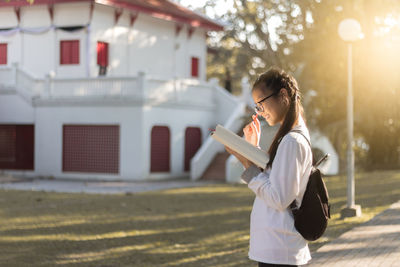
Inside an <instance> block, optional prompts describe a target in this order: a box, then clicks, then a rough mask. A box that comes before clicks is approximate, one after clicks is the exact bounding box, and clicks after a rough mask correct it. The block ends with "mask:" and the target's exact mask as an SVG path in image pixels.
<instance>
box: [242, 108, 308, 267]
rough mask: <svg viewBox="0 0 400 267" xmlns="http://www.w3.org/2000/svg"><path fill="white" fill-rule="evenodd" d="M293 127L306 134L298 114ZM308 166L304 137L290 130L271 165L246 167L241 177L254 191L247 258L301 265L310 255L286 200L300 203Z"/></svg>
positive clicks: (306, 130) (306, 180)
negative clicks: (267, 166) (263, 167)
mask: <svg viewBox="0 0 400 267" xmlns="http://www.w3.org/2000/svg"><path fill="white" fill-rule="evenodd" d="M293 129H296V130H300V131H301V132H302V133H303V134H304V135H305V136H306V137H307V139H308V140H310V135H309V132H308V129H307V127H306V125H305V123H304V121H303V119H302V118H301V116H300V117H299V124H298V125H296V126H295V127H293ZM311 168H312V152H311V148H310V146H309V144H308V142H307V140H306V139H305V138H304V136H302V135H301V134H299V133H295V132H290V133H288V134H287V135H285V136H284V137H283V138H282V141H281V143H280V144H279V146H278V150H277V153H276V156H275V159H274V161H273V163H272V168H270V169H268V170H266V171H264V172H261V171H260V170H259V169H258V168H257V167H255V166H252V167H250V168H248V169H247V170H246V171H245V172H244V173H243V175H242V179H243V180H245V181H247V182H248V187H249V188H250V189H251V190H253V192H254V193H255V194H256V198H255V200H254V204H253V210H252V212H251V218H250V250H249V258H250V259H252V260H254V261H258V262H264V263H270V264H291V265H303V264H306V263H307V262H308V261H309V260H310V259H311V255H310V250H309V248H308V245H307V241H306V240H305V239H304V238H303V237H302V236H301V235H300V233H299V232H297V230H296V229H295V227H294V220H293V216H292V213H291V211H290V209H289V208H288V207H289V206H290V204H291V203H292V202H293V200H294V199H296V203H297V206H300V204H301V200H302V199H303V195H304V192H305V190H306V186H307V182H308V177H309V175H310V172H311Z"/></svg>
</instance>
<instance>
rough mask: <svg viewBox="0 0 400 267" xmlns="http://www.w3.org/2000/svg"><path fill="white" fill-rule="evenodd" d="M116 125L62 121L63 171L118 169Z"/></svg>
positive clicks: (114, 170)
mask: <svg viewBox="0 0 400 267" xmlns="http://www.w3.org/2000/svg"><path fill="white" fill-rule="evenodd" d="M119 143H120V141H119V126H118V125H64V126H63V171H64V172H93V173H119V146H120V145H119Z"/></svg>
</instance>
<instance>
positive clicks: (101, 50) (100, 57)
mask: <svg viewBox="0 0 400 267" xmlns="http://www.w3.org/2000/svg"><path fill="white" fill-rule="evenodd" d="M97 65H99V66H102V67H107V66H108V43H105V42H97Z"/></svg>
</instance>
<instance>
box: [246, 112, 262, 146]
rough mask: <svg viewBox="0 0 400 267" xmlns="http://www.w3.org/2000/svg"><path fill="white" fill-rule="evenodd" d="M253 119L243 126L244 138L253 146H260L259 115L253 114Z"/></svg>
mask: <svg viewBox="0 0 400 267" xmlns="http://www.w3.org/2000/svg"><path fill="white" fill-rule="evenodd" d="M252 118H253V121H252V122H250V123H249V124H247V125H246V126H245V127H244V128H243V133H244V138H245V139H246V141H247V142H249V143H250V144H252V145H253V146H256V147H259V144H260V135H261V127H260V121H259V120H258V119H257V115H253V116H252Z"/></svg>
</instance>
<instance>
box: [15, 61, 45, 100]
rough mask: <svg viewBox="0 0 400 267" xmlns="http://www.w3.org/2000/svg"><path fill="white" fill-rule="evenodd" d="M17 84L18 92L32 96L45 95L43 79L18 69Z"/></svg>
mask: <svg viewBox="0 0 400 267" xmlns="http://www.w3.org/2000/svg"><path fill="white" fill-rule="evenodd" d="M15 72H16V78H15V83H16V87H17V90H19V91H23V92H25V93H28V94H30V95H32V96H40V95H41V94H43V93H44V89H45V88H44V85H45V82H44V80H43V79H38V78H35V77H34V76H33V75H32V74H29V73H28V72H26V71H23V70H21V69H18V68H17V69H16V71H15Z"/></svg>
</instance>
